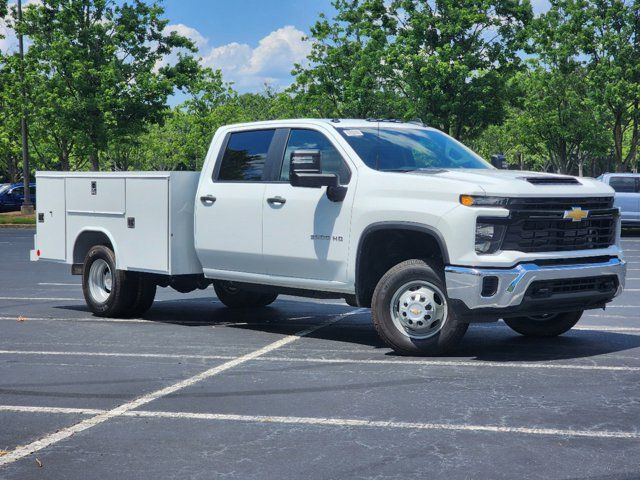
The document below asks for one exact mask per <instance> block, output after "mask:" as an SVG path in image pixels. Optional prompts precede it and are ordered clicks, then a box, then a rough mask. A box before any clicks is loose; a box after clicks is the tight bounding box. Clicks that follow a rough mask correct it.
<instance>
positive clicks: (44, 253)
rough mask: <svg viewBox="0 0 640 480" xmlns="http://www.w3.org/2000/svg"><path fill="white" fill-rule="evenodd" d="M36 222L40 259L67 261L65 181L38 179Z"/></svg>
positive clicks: (60, 179)
mask: <svg viewBox="0 0 640 480" xmlns="http://www.w3.org/2000/svg"><path fill="white" fill-rule="evenodd" d="M36 195H37V198H36V205H38V211H37V212H36V213H37V214H36V221H37V222H38V225H37V226H38V242H37V245H36V247H37V248H38V249H40V258H41V259H44V260H56V261H65V260H66V234H67V221H66V220H67V219H66V211H65V179H64V178H62V177H49V178H47V177H38V189H37V191H36Z"/></svg>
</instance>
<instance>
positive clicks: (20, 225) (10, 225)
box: [0, 223, 36, 230]
mask: <svg viewBox="0 0 640 480" xmlns="http://www.w3.org/2000/svg"><path fill="white" fill-rule="evenodd" d="M0 228H20V229H23V230H35V229H36V226H35V225H25V224H23V223H15V224H14V223H2V224H0Z"/></svg>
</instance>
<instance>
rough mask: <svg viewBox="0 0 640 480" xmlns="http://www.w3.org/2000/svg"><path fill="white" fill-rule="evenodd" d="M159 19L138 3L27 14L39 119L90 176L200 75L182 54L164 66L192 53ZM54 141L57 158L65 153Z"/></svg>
mask: <svg viewBox="0 0 640 480" xmlns="http://www.w3.org/2000/svg"><path fill="white" fill-rule="evenodd" d="M163 13H164V12H163V9H162V8H161V7H160V6H159V5H158V4H156V3H152V4H146V3H144V2H143V1H141V0H133V1H132V2H130V3H129V2H124V3H122V4H120V3H118V4H116V3H115V2H111V1H108V0H43V2H42V4H41V5H37V6H35V7H33V8H30V9H28V10H27V11H26V12H25V22H24V25H23V26H21V27H19V28H22V30H23V32H24V33H25V34H26V35H28V36H29V37H30V39H31V41H32V42H33V43H32V45H31V47H30V48H29V56H30V57H31V58H32V59H33V61H34V63H35V64H37V65H38V66H39V68H40V74H41V76H42V77H43V78H44V79H45V80H44V81H43V84H44V85H45V86H46V87H45V91H46V92H49V93H47V94H44V93H43V91H41V92H40V93H42V96H41V97H39V100H40V102H39V104H40V105H41V108H43V109H44V110H43V111H42V112H41V113H42V117H43V118H44V119H46V121H47V122H48V123H50V124H55V125H56V126H57V128H58V130H59V132H63V133H64V136H65V137H66V136H67V134H70V137H71V139H72V141H73V145H74V146H76V148H83V149H85V150H86V151H87V153H88V156H89V159H90V163H91V167H92V169H94V170H98V169H99V167H100V163H99V155H100V153H101V152H103V151H105V150H106V148H107V146H108V144H109V142H118V140H119V139H121V140H122V141H123V142H126V141H127V140H128V139H130V138H132V137H136V136H138V135H140V134H141V133H142V132H144V130H145V128H146V127H147V125H148V124H149V123H157V122H159V121H161V120H162V117H163V115H165V114H166V112H167V109H168V107H167V98H168V97H169V96H170V95H171V94H172V93H173V92H174V90H175V88H176V87H183V86H185V82H187V81H188V78H189V73H190V72H191V73H193V72H195V71H197V69H198V66H197V63H196V61H195V60H194V59H193V58H192V57H191V56H189V55H188V54H179V55H178V61H177V63H176V64H174V65H168V64H165V65H162V62H163V59H164V58H166V56H168V55H169V54H170V53H171V52H173V51H176V50H179V51H182V52H185V51H186V52H190V51H193V50H194V46H193V44H192V42H191V41H190V40H188V39H186V38H184V37H181V36H180V35H178V34H176V33H175V32H172V33H167V32H166V31H165V27H166V25H167V20H166V19H164V18H162V15H163ZM47 105H49V106H50V108H47ZM58 137H59V136H58ZM54 141H55V142H56V143H57V144H59V149H60V151H62V150H64V149H65V148H67V147H69V146H70V145H68V144H67V146H66V147H65V142H62V141H61V140H60V138H58V139H54Z"/></svg>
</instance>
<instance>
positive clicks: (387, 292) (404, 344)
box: [371, 259, 469, 355]
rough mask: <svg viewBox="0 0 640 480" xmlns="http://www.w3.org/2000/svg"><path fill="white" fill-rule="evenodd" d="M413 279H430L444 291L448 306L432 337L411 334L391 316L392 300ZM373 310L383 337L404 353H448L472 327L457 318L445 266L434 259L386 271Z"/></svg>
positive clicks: (376, 325)
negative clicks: (449, 293) (446, 283)
mask: <svg viewBox="0 0 640 480" xmlns="http://www.w3.org/2000/svg"><path fill="white" fill-rule="evenodd" d="M413 281H423V282H428V283H429V284H431V285H433V286H435V287H437V289H438V290H440V292H442V294H443V295H444V299H442V300H444V306H445V307H446V311H445V316H444V317H443V319H442V323H441V326H440V329H439V330H438V331H437V332H436V333H434V334H432V336H430V337H429V338H412V337H411V336H409V335H408V334H406V333H403V332H402V331H401V330H400V327H398V326H396V324H395V323H394V321H393V318H392V314H391V303H392V301H393V299H394V296H395V294H396V292H398V291H399V290H400V289H401V288H402V287H403V286H404V285H407V284H408V283H411V282H413ZM438 296H439V295H438ZM371 313H372V317H373V325H374V326H375V329H376V331H377V332H378V335H379V336H380V338H382V340H383V341H384V342H385V343H386V344H387V345H389V347H391V348H392V349H393V350H394V351H395V352H396V353H399V354H401V355H440V354H442V353H445V352H447V351H449V350H451V349H452V348H453V347H454V346H456V345H457V344H458V343H459V342H460V340H461V339H462V337H463V336H464V334H465V332H466V331H467V328H468V327H469V324H468V323H462V322H460V321H458V318H457V316H456V313H455V311H454V309H453V308H452V307H451V302H450V301H449V299H448V298H447V297H446V285H445V280H444V267H443V265H442V264H441V263H440V262H437V261H434V260H418V259H412V260H406V261H404V262H402V263H399V264H398V265H396V266H395V267H393V268H391V269H390V270H389V271H388V272H387V273H385V274H384V275H383V276H382V278H381V279H380V281H379V282H378V285H377V286H376V288H375V290H374V292H373V298H372V301H371ZM425 318H426V317H425Z"/></svg>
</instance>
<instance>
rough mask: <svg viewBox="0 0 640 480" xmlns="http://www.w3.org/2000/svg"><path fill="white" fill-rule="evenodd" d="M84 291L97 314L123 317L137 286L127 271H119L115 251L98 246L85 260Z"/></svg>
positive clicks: (85, 296) (90, 307)
mask: <svg viewBox="0 0 640 480" xmlns="http://www.w3.org/2000/svg"><path fill="white" fill-rule="evenodd" d="M82 293H83V294H84V299H85V301H86V303H87V306H88V307H89V310H91V311H92V312H93V313H94V314H95V315H97V316H99V317H119V316H121V315H123V314H125V313H126V312H127V310H128V308H129V307H130V305H131V304H132V301H133V293H134V289H133V285H132V283H131V282H130V281H129V279H128V278H127V274H126V272H123V271H121V270H116V259H115V255H114V253H113V251H112V250H111V249H110V248H109V247H106V246H104V245H96V246H94V247H93V248H91V250H89V253H87V256H86V257H85V260H84V269H83V275H82Z"/></svg>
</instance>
